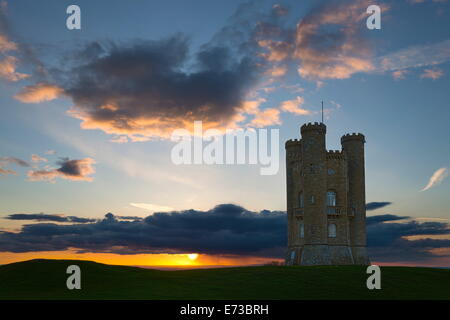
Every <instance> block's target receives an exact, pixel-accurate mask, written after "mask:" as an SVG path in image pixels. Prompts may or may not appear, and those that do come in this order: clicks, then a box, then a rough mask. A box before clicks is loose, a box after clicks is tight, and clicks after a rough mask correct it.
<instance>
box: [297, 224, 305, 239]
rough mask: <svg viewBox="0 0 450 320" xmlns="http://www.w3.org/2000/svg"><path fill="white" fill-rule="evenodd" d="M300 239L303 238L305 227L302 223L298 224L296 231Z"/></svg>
mask: <svg viewBox="0 0 450 320" xmlns="http://www.w3.org/2000/svg"><path fill="white" fill-rule="evenodd" d="M298 233H299V235H300V238H304V237H305V225H304V224H303V223H300V228H299V231H298Z"/></svg>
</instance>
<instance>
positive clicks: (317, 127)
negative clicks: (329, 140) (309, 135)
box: [300, 122, 327, 134]
mask: <svg viewBox="0 0 450 320" xmlns="http://www.w3.org/2000/svg"><path fill="white" fill-rule="evenodd" d="M307 131H319V132H321V133H326V132H327V126H326V125H324V124H323V123H321V122H308V123H305V124H304V125H302V126H301V128H300V132H301V133H302V134H303V133H305V132H307Z"/></svg>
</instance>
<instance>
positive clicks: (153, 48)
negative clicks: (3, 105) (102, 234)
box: [17, 35, 259, 141]
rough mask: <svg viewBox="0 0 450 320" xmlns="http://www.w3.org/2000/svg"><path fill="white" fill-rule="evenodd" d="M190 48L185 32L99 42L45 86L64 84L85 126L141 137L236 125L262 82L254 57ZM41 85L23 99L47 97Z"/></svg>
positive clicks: (30, 88)
mask: <svg viewBox="0 0 450 320" xmlns="http://www.w3.org/2000/svg"><path fill="white" fill-rule="evenodd" d="M189 47H190V43H189V40H188V39H187V38H186V37H185V36H182V35H176V36H173V37H170V38H168V39H163V40H158V41H143V40H140V41H138V40H136V41H133V42H131V43H126V44H124V43H120V44H118V43H113V42H108V43H99V42H94V43H91V44H88V45H87V46H86V48H85V49H84V50H83V51H82V52H81V53H79V54H78V55H77V62H76V64H75V65H73V66H72V67H70V68H69V69H68V70H64V71H63V70H58V71H54V72H53V73H54V77H55V79H56V78H58V81H55V83H47V84H46V86H45V88H49V87H52V88H55V89H54V90H55V92H56V89H58V90H59V92H60V95H64V96H66V97H69V98H70V99H71V100H72V101H73V102H74V107H73V109H72V110H71V111H70V114H71V115H72V116H74V117H76V118H79V119H81V120H82V124H81V126H82V128H85V129H101V130H103V131H105V132H107V133H110V134H115V135H123V136H127V137H128V138H130V139H132V140H136V141H137V140H142V139H147V138H149V137H165V138H167V137H170V135H171V133H172V131H173V130H175V129H178V128H189V126H190V125H192V122H193V121H195V120H202V121H203V122H204V125H205V126H209V127H212V126H214V127H217V128H223V127H225V126H227V125H229V124H231V123H234V121H235V117H236V116H237V114H238V113H239V112H240V111H241V108H242V103H243V101H244V100H245V97H246V94H247V93H248V92H249V90H250V89H251V88H252V86H253V85H255V83H256V81H257V76H256V75H257V73H258V72H259V71H258V66H257V64H256V57H251V56H241V57H238V56H236V55H235V54H233V52H232V49H230V48H228V47H224V46H205V47H203V48H202V49H201V50H199V51H198V52H197V53H195V54H193V55H190V54H189ZM72 62H73V61H72ZM43 90H44V86H43V85H42V84H36V85H34V86H33V85H32V86H28V87H26V88H24V91H23V92H20V93H19V94H18V95H17V97H19V98H20V97H22V96H23V95H25V94H26V95H27V97H28V99H27V101H31V102H34V101H41V100H40V99H38V98H37V97H41V96H42V95H43ZM47 90H48V89H47ZM30 92H31V93H33V97H31V98H30V94H31V93H30ZM34 96H36V98H35V99H34ZM52 98H56V96H52ZM22 101H24V100H23V99H22Z"/></svg>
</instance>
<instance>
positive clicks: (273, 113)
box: [250, 108, 281, 128]
mask: <svg viewBox="0 0 450 320" xmlns="http://www.w3.org/2000/svg"><path fill="white" fill-rule="evenodd" d="M280 123H281V120H280V110H278V109H276V108H267V109H264V110H261V111H260V112H258V113H257V114H256V115H255V118H254V119H253V120H252V121H251V123H250V125H252V126H254V127H257V128H262V127H267V126H272V125H276V124H280Z"/></svg>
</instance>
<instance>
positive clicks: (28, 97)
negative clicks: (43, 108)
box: [14, 83, 63, 103]
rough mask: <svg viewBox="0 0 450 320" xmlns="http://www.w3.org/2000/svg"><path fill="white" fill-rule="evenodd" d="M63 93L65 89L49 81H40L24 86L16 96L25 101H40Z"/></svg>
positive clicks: (51, 98)
mask: <svg viewBox="0 0 450 320" xmlns="http://www.w3.org/2000/svg"><path fill="white" fill-rule="evenodd" d="M62 93H63V89H61V88H59V87H57V86H55V85H51V84H48V83H38V84H35V85H30V86H26V87H24V88H23V89H22V90H21V91H20V92H19V93H18V94H16V95H15V96H14V98H16V99H17V100H19V101H21V102H24V103H39V102H43V101H50V100H54V99H56V98H58V97H59V96H60V95H61V94H62Z"/></svg>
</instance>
